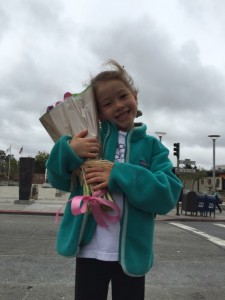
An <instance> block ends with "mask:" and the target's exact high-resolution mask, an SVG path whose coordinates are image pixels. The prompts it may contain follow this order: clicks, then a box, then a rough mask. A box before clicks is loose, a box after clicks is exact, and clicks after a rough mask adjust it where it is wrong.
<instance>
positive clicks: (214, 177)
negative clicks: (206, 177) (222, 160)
mask: <svg viewBox="0 0 225 300" xmlns="http://www.w3.org/2000/svg"><path fill="white" fill-rule="evenodd" d="M208 137H209V138H211V139H212V141H213V193H214V194H215V192H216V171H215V165H216V163H215V162H216V159H215V157H216V155H215V152H216V139H218V138H219V137H220V135H218V134H210V135H208Z"/></svg>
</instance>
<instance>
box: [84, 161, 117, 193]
mask: <svg viewBox="0 0 225 300" xmlns="http://www.w3.org/2000/svg"><path fill="white" fill-rule="evenodd" d="M112 168H113V164H112V165H109V166H104V167H90V168H85V173H86V175H85V179H86V181H87V184H91V186H92V190H93V192H94V191H97V190H101V189H106V188H107V187H108V185H109V177H110V172H111V170H112Z"/></svg>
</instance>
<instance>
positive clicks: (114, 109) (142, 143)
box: [47, 60, 182, 300]
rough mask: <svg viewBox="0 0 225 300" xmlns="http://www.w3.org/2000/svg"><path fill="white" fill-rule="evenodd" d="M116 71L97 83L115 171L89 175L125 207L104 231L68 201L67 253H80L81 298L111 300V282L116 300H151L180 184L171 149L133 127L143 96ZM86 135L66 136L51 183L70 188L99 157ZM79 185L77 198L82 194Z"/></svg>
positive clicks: (62, 237) (107, 153)
mask: <svg viewBox="0 0 225 300" xmlns="http://www.w3.org/2000/svg"><path fill="white" fill-rule="evenodd" d="M109 65H111V66H112V67H113V68H112V69H109V70H108V71H103V72H101V73H100V74H98V75H97V76H96V77H94V78H92V79H91V82H90V85H91V86H92V87H93V89H94V93H95V99H96V104H97V109H98V115H99V118H100V120H101V129H100V130H101V145H102V153H101V155H102V157H103V158H104V159H106V160H109V161H112V162H113V164H112V166H110V167H108V168H106V169H104V168H98V167H96V168H90V169H89V170H88V171H87V174H86V181H87V183H88V184H93V185H94V188H93V189H94V191H97V190H100V189H105V188H107V189H108V190H109V192H110V193H111V195H112V196H113V198H114V200H115V202H116V204H117V205H118V206H119V207H120V210H121V214H120V222H117V223H110V222H109V223H108V227H107V228H104V227H101V226H99V225H97V224H96V222H95V220H94V218H93V217H92V215H91V214H86V215H85V216H84V215H79V216H74V215H73V214H72V213H71V202H68V203H67V206H66V209H65V213H64V217H63V219H62V222H61V225H60V228H59V232H58V236H57V250H58V252H59V253H60V254H61V255H65V256H76V257H77V258H76V280H75V299H76V300H81V299H82V300H106V299H107V294H108V286H109V283H110V282H111V286H112V299H113V300H118V299H124V300H132V299H133V300H142V299H144V290H145V274H146V273H147V272H148V271H149V270H150V268H151V267H152V265H153V235H154V213H157V214H166V213H168V212H169V211H170V210H171V209H173V208H174V207H175V205H176V203H177V200H178V198H179V195H180V191H181V187H182V186H181V182H180V181H179V179H178V178H177V176H176V175H175V174H173V172H172V168H173V166H172V163H171V161H170V160H169V159H168V154H169V151H168V149H167V148H166V147H165V146H164V145H163V144H162V143H160V141H159V140H158V139H156V138H155V137H153V136H150V135H147V133H146V130H147V127H146V125H144V124H142V123H134V119H135V118H136V116H137V114H138V92H137V89H136V88H135V87H134V85H133V80H132V78H131V77H130V76H129V75H128V73H127V72H126V70H125V69H124V68H123V67H122V66H120V65H119V64H118V63H117V62H116V61H114V60H111V61H109ZM86 136H87V130H83V131H81V132H79V133H77V134H76V135H75V136H74V137H72V138H71V137H70V136H63V137H62V138H60V139H59V140H58V141H57V143H56V144H55V146H54V147H53V149H52V151H51V153H50V157H49V159H48V162H47V169H48V178H49V181H50V182H51V184H52V185H53V186H54V187H55V188H57V189H60V190H64V191H70V187H71V176H72V172H73V170H74V169H78V168H79V167H80V166H81V165H82V164H83V162H84V160H85V159H88V158H91V159H94V158H98V157H99V155H100V151H101V150H100V148H101V147H100V144H99V142H98V140H97V138H92V137H91V138H90V137H86ZM81 193H82V188H81V185H80V182H79V180H77V183H76V186H75V190H73V191H72V193H71V196H70V198H71V197H74V196H75V195H80V194H81Z"/></svg>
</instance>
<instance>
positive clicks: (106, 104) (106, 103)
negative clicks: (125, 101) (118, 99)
mask: <svg viewBox="0 0 225 300" xmlns="http://www.w3.org/2000/svg"><path fill="white" fill-rule="evenodd" d="M110 105H111V102H105V103H104V104H103V105H102V107H108V106H110Z"/></svg>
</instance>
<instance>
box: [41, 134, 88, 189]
mask: <svg viewBox="0 0 225 300" xmlns="http://www.w3.org/2000/svg"><path fill="white" fill-rule="evenodd" d="M70 140H71V137H70V136H63V137H61V138H60V139H59V140H58V141H57V142H56V143H55V145H54V147H53V148H52V151H51V153H50V156H49V158H48V160H47V162H46V168H47V177H48V180H49V182H50V183H51V184H52V186H53V187H55V188H57V189H59V190H62V191H66V192H70V189H71V177H72V173H73V171H74V170H75V169H77V168H79V167H80V166H81V165H82V164H83V162H84V159H83V158H80V157H79V156H77V155H76V153H75V152H74V151H73V149H72V148H71V147H70V145H69V143H68V142H69V141H70Z"/></svg>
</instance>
